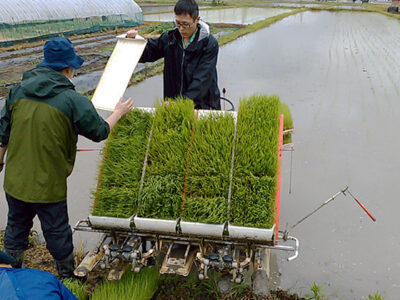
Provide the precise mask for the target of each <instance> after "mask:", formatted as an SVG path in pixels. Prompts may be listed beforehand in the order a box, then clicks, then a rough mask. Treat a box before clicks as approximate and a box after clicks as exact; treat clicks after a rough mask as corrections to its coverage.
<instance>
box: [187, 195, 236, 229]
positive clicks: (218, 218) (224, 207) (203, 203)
mask: <svg viewBox="0 0 400 300" xmlns="http://www.w3.org/2000/svg"><path fill="white" fill-rule="evenodd" d="M227 212H228V201H227V198H226V197H215V198H203V197H190V198H186V199H185V210H184V215H183V218H184V220H185V221H191V222H202V223H209V224H221V223H223V222H225V221H226V220H227Z"/></svg>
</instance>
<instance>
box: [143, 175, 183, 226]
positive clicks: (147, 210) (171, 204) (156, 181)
mask: <svg viewBox="0 0 400 300" xmlns="http://www.w3.org/2000/svg"><path fill="white" fill-rule="evenodd" d="M182 190H183V176H177V175H174V174H168V175H165V176H160V175H152V176H149V177H147V178H146V181H145V183H144V185H143V190H142V192H141V193H140V200H139V208H138V215H139V216H141V217H146V218H156V219H177V218H178V217H179V214H180V209H181V200H182Z"/></svg>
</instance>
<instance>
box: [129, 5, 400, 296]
mask: <svg viewBox="0 0 400 300" xmlns="http://www.w3.org/2000/svg"><path fill="white" fill-rule="evenodd" d="M399 31H400V25H399V23H398V21H396V20H393V19H389V18H386V17H384V16H381V15H378V14H366V13H350V12H349V13H347V12H340V13H329V12H305V13H302V14H299V15H295V16H291V17H288V18H286V19H284V20H283V21H281V22H279V23H276V24H274V25H272V26H270V27H269V28H266V29H263V30H260V31H258V32H256V33H253V34H250V35H247V36H245V37H243V38H241V39H238V40H237V41H235V42H233V43H231V44H228V45H226V46H224V47H222V48H221V49H220V54H219V63H218V71H219V82H220V88H222V87H225V88H226V89H227V91H228V92H227V97H228V98H231V99H233V100H234V101H235V103H236V104H238V99H239V98H240V97H242V96H246V95H250V94H252V93H266V94H278V95H279V96H280V97H281V100H282V101H283V102H286V103H287V104H288V105H289V106H290V109H291V111H292V114H293V118H294V124H295V131H296V133H295V135H294V137H293V140H294V143H295V152H294V154H293V177H292V182H293V183H292V193H291V194H289V193H288V191H289V169H290V156H289V154H288V153H285V155H284V160H283V174H282V176H283V177H282V197H281V228H282V229H284V227H285V224H286V223H288V224H289V226H290V225H292V224H295V223H296V222H297V221H298V220H300V219H301V218H302V217H304V216H305V215H306V214H308V213H309V212H311V211H312V210H313V209H315V208H316V207H318V206H319V205H320V204H322V203H323V202H324V201H325V200H327V199H328V198H329V197H330V196H332V195H333V194H335V193H336V192H337V191H339V190H340V189H342V188H344V187H345V186H346V185H349V186H350V191H351V192H352V193H353V194H354V195H355V196H356V197H358V199H359V200H360V201H361V202H363V204H364V205H365V206H366V207H367V208H368V209H369V210H370V211H371V212H372V213H373V214H374V216H375V217H376V219H377V222H376V223H374V222H372V221H371V220H370V219H369V217H368V216H367V215H366V214H365V213H364V212H363V211H362V210H361V209H360V208H359V207H358V205H357V204H356V203H355V201H354V200H353V199H351V198H350V197H345V196H339V197H338V198H337V199H336V200H335V201H333V202H332V203H330V204H329V205H327V206H326V207H324V208H323V209H322V210H320V211H319V212H318V213H317V214H315V215H313V216H312V217H310V218H309V219H307V220H306V221H304V222H303V223H302V224H300V225H298V227H296V228H295V229H294V230H292V231H291V232H290V233H291V234H292V235H294V236H296V237H298V238H299V239H300V247H301V248H300V255H299V257H298V259H297V260H295V261H293V262H286V261H285V260H284V258H285V256H284V255H279V257H280V261H279V262H278V263H279V265H280V272H281V273H282V276H281V287H282V288H284V289H289V290H290V291H293V292H300V293H301V294H303V295H304V294H305V293H307V292H309V291H310V286H311V285H312V284H313V282H316V283H317V284H318V285H321V286H323V292H324V293H325V294H326V295H327V297H328V299H362V298H363V297H364V298H366V297H368V294H373V293H375V292H376V291H379V292H380V294H381V295H382V296H384V297H385V299H398V298H399V297H400V284H399V282H398V278H400V263H399V262H398V259H397V253H398V249H399V242H398V240H399V238H400V234H399V231H398V227H399V221H398V220H399V218H398V211H399V210H400V202H399V201H397V198H398V195H399V192H400V186H399V184H398V183H397V181H398V178H399V165H400V158H399V155H397V153H396V152H397V151H396V149H397V148H399V146H400V142H399V140H398V139H397V138H396V136H395V130H396V129H397V128H399V127H400V118H399V115H400V90H399V86H398V78H400V65H399V64H400V63H399V61H398V60H397V59H396V56H397V54H396V53H397V49H399V48H400V38H399V36H398V34H397V32H399ZM161 89H162V76H158V77H155V78H152V79H151V80H148V81H146V82H144V83H142V84H140V85H138V86H137V87H133V88H131V89H129V90H128V91H127V94H128V95H132V96H134V97H136V99H137V103H138V104H140V105H146V106H147V105H151V103H152V102H153V99H154V97H160V96H161V95H162V92H161ZM146 95H147V97H146ZM142 97H145V98H142Z"/></svg>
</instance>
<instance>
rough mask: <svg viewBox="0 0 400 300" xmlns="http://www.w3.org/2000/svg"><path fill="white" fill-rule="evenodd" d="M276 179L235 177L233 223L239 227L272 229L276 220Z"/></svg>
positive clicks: (232, 209) (233, 185)
mask: <svg viewBox="0 0 400 300" xmlns="http://www.w3.org/2000/svg"><path fill="white" fill-rule="evenodd" d="M275 191H276V179H275V178H274V177H269V176H264V177H254V176H247V177H244V178H239V177H234V178H233V181H232V202H231V223H232V224H233V225H237V226H247V227H260V228H271V227H272V226H273V224H274V219H275Z"/></svg>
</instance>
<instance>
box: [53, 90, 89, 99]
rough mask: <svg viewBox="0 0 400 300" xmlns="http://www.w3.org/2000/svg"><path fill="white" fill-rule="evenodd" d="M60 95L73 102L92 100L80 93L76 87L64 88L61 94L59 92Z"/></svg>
mask: <svg viewBox="0 0 400 300" xmlns="http://www.w3.org/2000/svg"><path fill="white" fill-rule="evenodd" d="M59 96H61V97H63V98H67V99H69V100H70V101H73V102H87V101H89V102H90V100H89V99H88V98H86V97H85V96H83V95H82V94H80V93H78V92H77V91H75V90H74V89H67V90H64V91H63V92H62V93H61V94H59Z"/></svg>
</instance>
